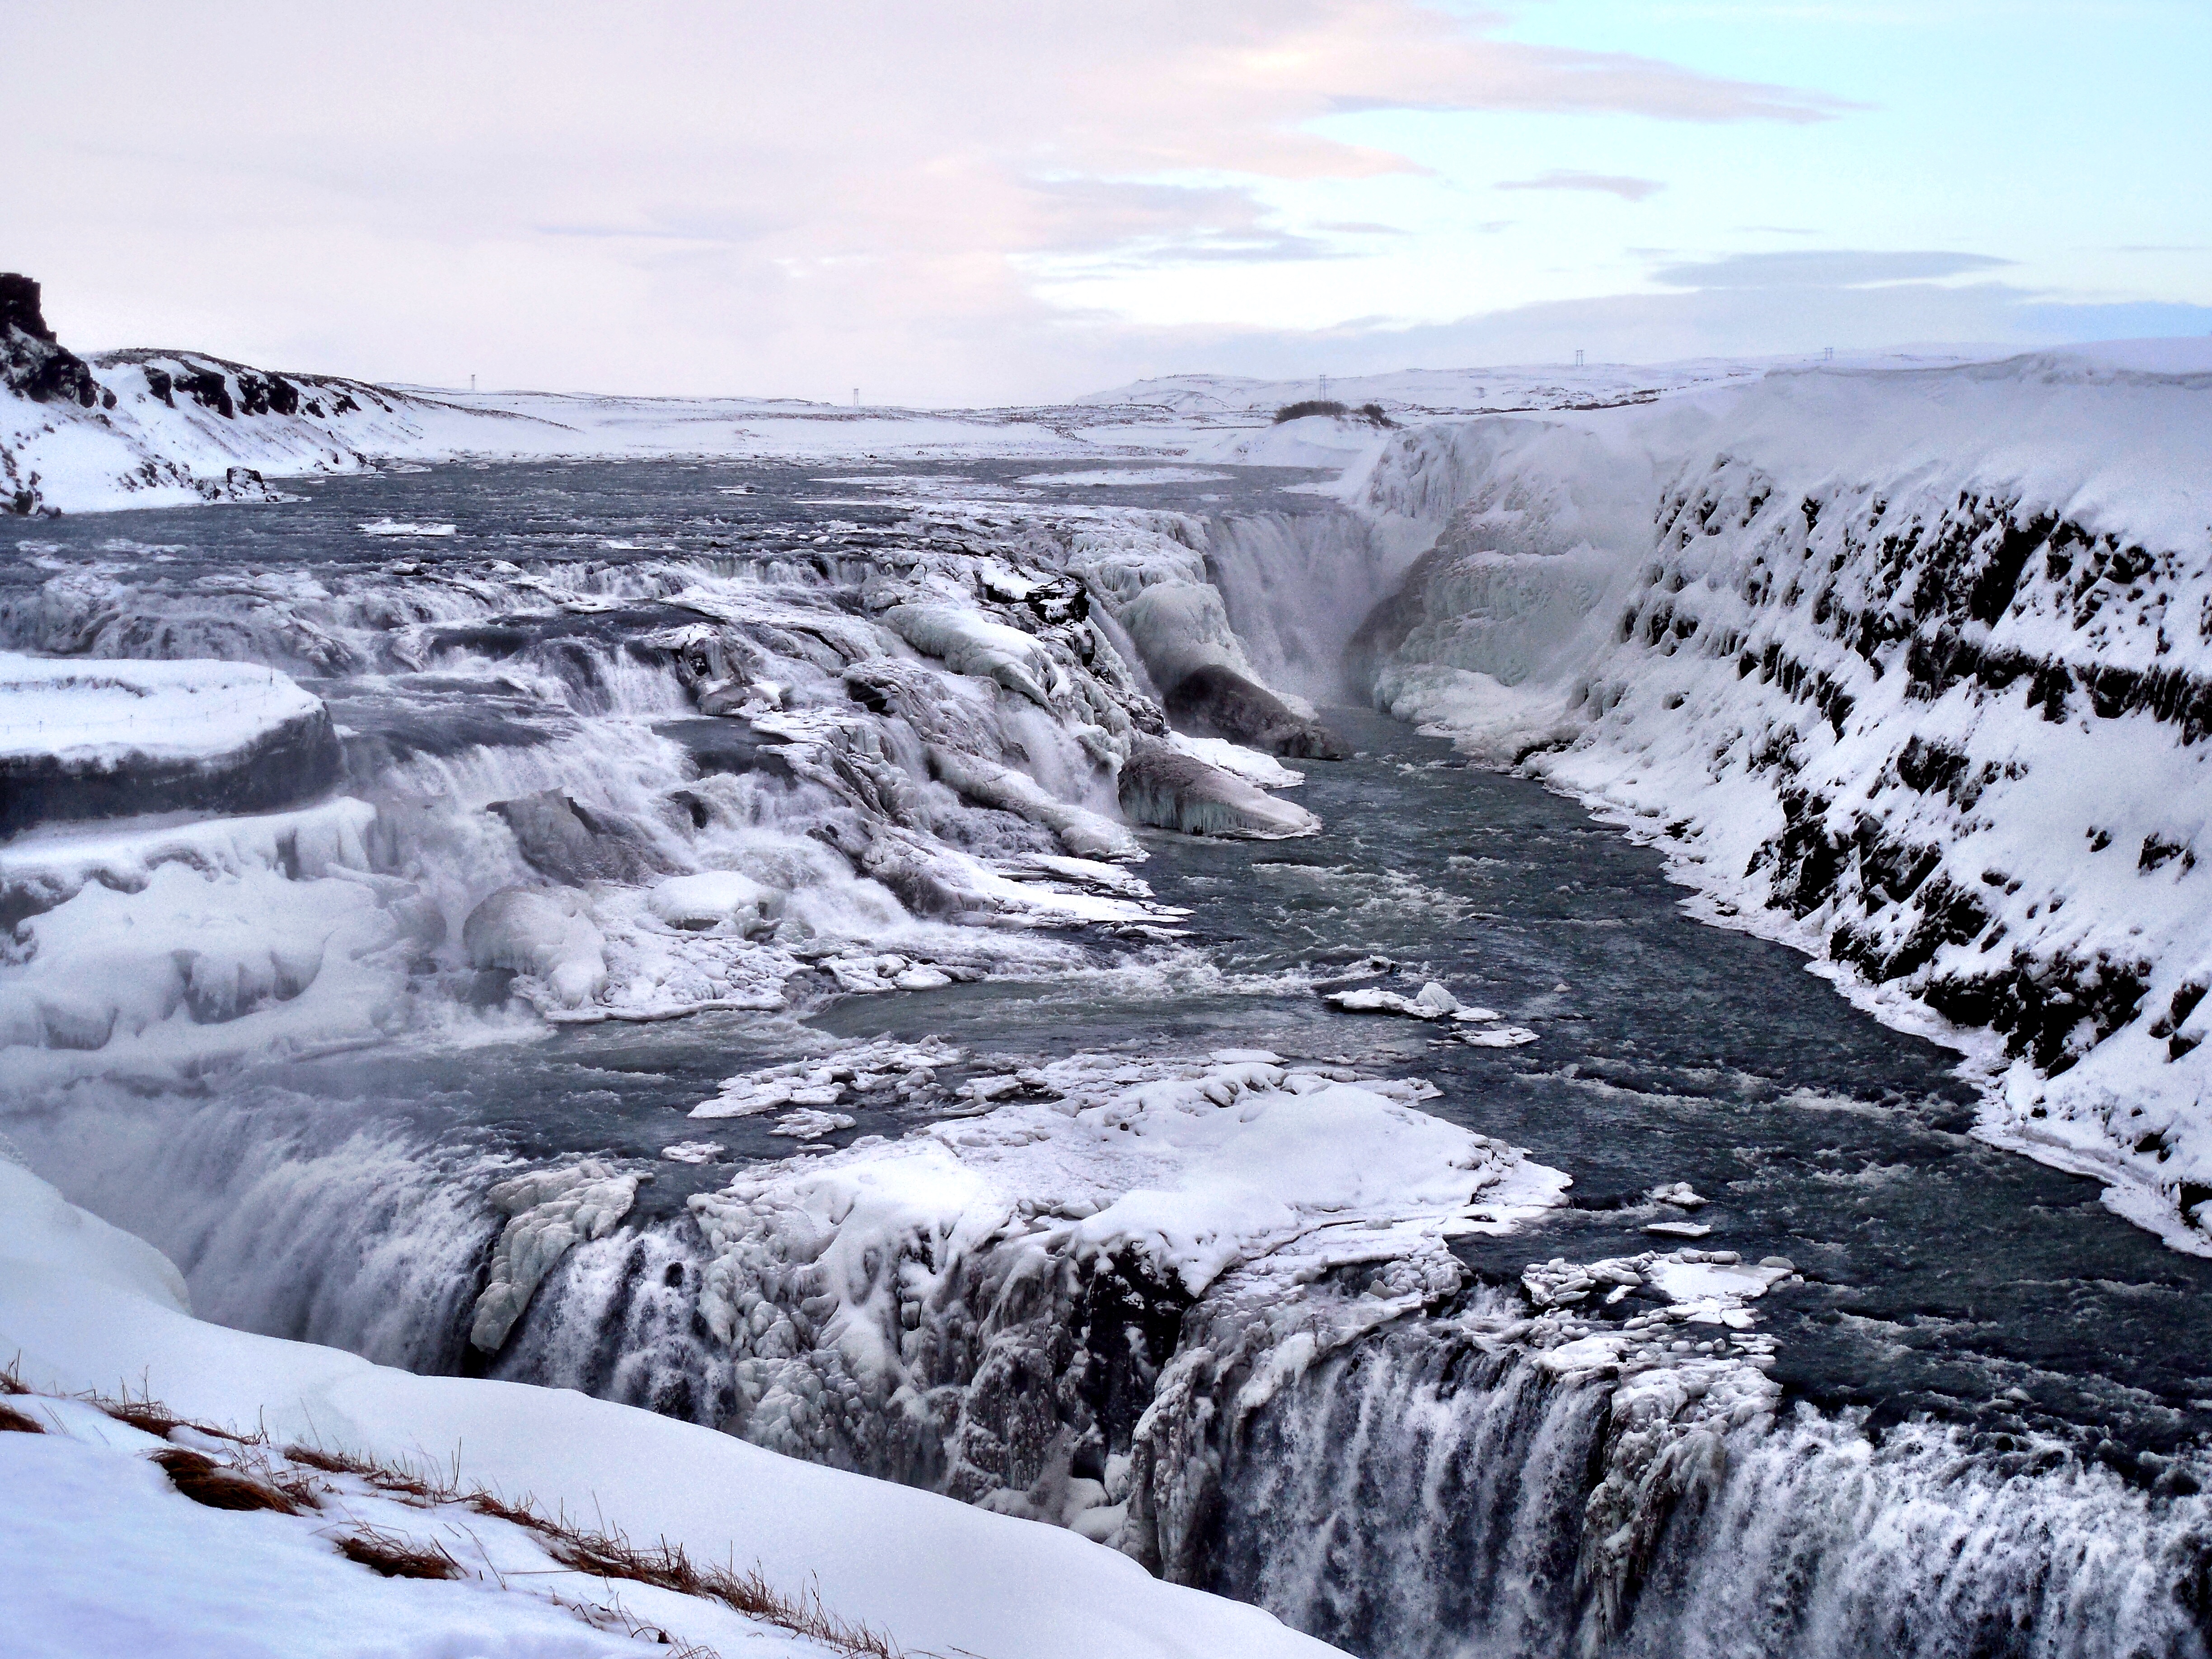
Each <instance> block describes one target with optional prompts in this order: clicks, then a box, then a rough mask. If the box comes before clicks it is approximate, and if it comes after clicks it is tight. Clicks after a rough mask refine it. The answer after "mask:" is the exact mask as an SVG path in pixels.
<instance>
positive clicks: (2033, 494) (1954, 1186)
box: [0, 279, 2212, 1659]
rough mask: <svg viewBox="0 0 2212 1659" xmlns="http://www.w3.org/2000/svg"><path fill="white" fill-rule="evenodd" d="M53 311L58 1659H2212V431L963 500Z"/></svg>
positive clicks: (2046, 370) (53, 1291)
mask: <svg viewBox="0 0 2212 1659" xmlns="http://www.w3.org/2000/svg"><path fill="white" fill-rule="evenodd" d="M38 297H39V296H38V294H37V291H36V289H35V285H30V284H25V283H21V281H20V279H11V280H10V282H9V283H6V284H0V373H4V375H5V383H6V386H5V390H3V391H0V471H4V474H5V478H6V488H7V490H8V492H9V496H10V498H11V504H12V506H13V507H14V509H15V513H14V515H12V516H10V517H9V518H8V519H7V520H4V521H0V787H4V789H5V794H4V796H0V930H4V932H0V1136H4V1139H0V1372H4V1377H3V1378H0V1516H4V1517H5V1525H6V1528H7V1535H8V1538H9V1542H10V1548H9V1550H7V1551H5V1552H0V1558H4V1559H0V1589H4V1593H5V1595H6V1596H7V1599H8V1601H9V1607H10V1609H11V1615H10V1616H11V1624H10V1625H9V1629H11V1630H13V1631H16V1632H28V1633H29V1634H28V1635H27V1638H26V1639H27V1640H29V1641H31V1642H32V1644H33V1650H64V1649H67V1650H76V1651H86V1652H96V1653H102V1654H108V1653H112V1654H118V1655H120V1654H125V1653H129V1654H131V1655H134V1656H135V1655H141V1654H156V1655H161V1654H167V1653H170V1652H174V1653H179V1654H185V1653H190V1654H201V1653H208V1654H212V1653H216V1652H221V1653H225V1654H230V1653H258V1652H266V1653H270V1654H276V1653H283V1654H288V1655H289V1654H295V1653H322V1652H329V1653H333V1654H340V1653H362V1654H367V1653H370V1652H377V1653H401V1654H409V1655H413V1654H422V1655H424V1656H428V1655H431V1654H441V1653H471V1654H473V1653H479V1652H481V1653H487V1654H494V1653H496V1654H510V1655H514V1656H539V1655H545V1656H553V1655H568V1654H575V1655H598V1654H601V1653H615V1652H620V1651H623V1650H628V1648H629V1647H630V1646H632V1645H635V1644H637V1643H639V1642H643V1643H645V1644H648V1645H662V1644H664V1640H665V1644H667V1645H671V1646H672V1647H673V1648H674V1649H675V1650H678V1651H689V1652H692V1653H696V1654H702V1655H703V1654H708V1653H719V1654H721V1655H724V1656H730V1655H734V1654H738V1653H755V1652H763V1653H772V1654H781V1653H792V1654H794V1655H796V1654H811V1653H816V1652H822V1653H855V1652H885V1653H888V1652H898V1651H904V1652H909V1653H914V1654H917V1655H919V1654H922V1653H945V1654H951V1653H955V1652H960V1653H968V1654H972V1655H976V1656H982V1659H1012V1656H1014V1655H1048V1654H1057V1653H1067V1654H1075V1653H1084V1654H1113V1655H1121V1654H1128V1655H1133V1656H1141V1655H1152V1654H1159V1655H1193V1656H1196V1655H1208V1656H1212V1655H1218V1654H1239V1655H1243V1654H1255V1655H1257V1654H1270V1653H1275V1652H1281V1653H1284V1654H1286V1655H1287V1654H1291V1653H1306V1652H1322V1651H1328V1650H1330V1649H1328V1648H1325V1647H1324V1646H1323V1645H1322V1644H1324V1643H1327V1644H1336V1645H1337V1646H1338V1647H1340V1648H1341V1649H1342V1650H1347V1651H1351V1652H1353V1653H1357V1654H1359V1655H1362V1656H1369V1659H1468V1656H1471V1655H1484V1656H1491V1655H1496V1656H1522V1655H1527V1656H1532V1659H1533V1656H1535V1655H1540V1654H1541V1655H1551V1654H1558V1653H1562V1652H1569V1651H1572V1652H1577V1653H1581V1654H1587V1655H1592V1656H1597V1655H1606V1656H1613V1655H1622V1656H1628V1655H1634V1656H1651V1659H1659V1656H1674V1655H1699V1656H1704V1655H1709V1654H1710V1655H1716V1656H1717V1655H1731V1656H1732V1655H1738V1654H1742V1655H1752V1654H1759V1655H1805V1656H1821V1659H1830V1656H1834V1659H1843V1656H1861V1655H1864V1656H1874V1655H1887V1654H1893V1653H1929V1654H1934V1653H1947V1654H1948V1653H1954V1652H1969V1651H1971V1652H1975V1653H1982V1654H1988V1655H1991V1656H2007V1659H2011V1656H2019V1659H2030V1656H2033V1659H2056V1656H2065V1659H2073V1656H2080V1659H2093V1656H2096V1659H2101V1656H2108V1655H2109V1656H2119V1655H2130V1656H2134V1655H2151V1656H2161V1659H2163V1656H2172V1659H2207V1655H2208V1654H2212V1590H2208V1588H2207V1587H2208V1585H2212V1497H2208V1496H2207V1494H2206V1490H2205V1488H2206V1486H2207V1484H2208V1482H2212V1357H2208V1355H2207V1353H2206V1352H2205V1350H2204V1346H2203V1343H2202V1342H2201V1340H2197V1337H2198V1336H2199V1335H2200V1334H2201V1332H2202V1330H2203V1328H2204V1321H2205V1318H2206V1316H2207V1315H2208V1313H2212V1238H2208V1227H2212V1203H2208V1200H2212V1107H2208V1104H2207V1102H2206V1100H2205V1098H2204V1093H2205V1067H2206V1066H2208V1065H2212V1061H2208V1060H2207V1059H2206V1058H2205V1050H2204V1049H2203V1048H2201V1047H2200V1042H2201V1039H2202V1037H2203V1035H2204V1034H2205V1032H2206V1030H2208V1029H2212V1028H2208V1027H2207V1025H2206V1022H2207V1021H2208V1020H2212V1000H2208V999H2207V997H2206V991H2205V987H2206V986H2207V985H2208V984H2212V956H2209V955H2208V954H2207V951H2208V946H2207V944H2206V941H2207V940H2208V939H2212V915H2208V914H2207V910H2206V906H2205V904H2204V903H2203V901H2202V898H2201V896H2200V894H2199V889H2200V887H2201V886H2202V885H2203V883H2204V882H2206V881H2207V880H2212V876H2207V877H2198V876H2197V874H2196V873H2195V871H2196V866H2197V860H2198V856H2199V854H2198V850H2197V847H2196V845H2195V843H2196V842H2197V840H2200V839H2202V838H2203V835H2202V832H2203V829H2204V818H2205V814H2206V811H2207V805H2208V802H2212V790H2208V788H2207V782H2208V780H2207V779H2206V777H2205V776H2204V775H2203V754H2204V752H2205V751H2203V750H2198V749H2197V747H2196V744H2197V742H2198V741H2200V740H2204V739H2206V738H2208V734H2212V689H2208V688H2212V660H2208V659H2212V541H2209V540H2208V538H2212V503H2208V501H2207V500H2206V493H2205V492H2206V489H2207V486H2206V484H2205V480H2206V479H2207V478H2208V477H2212V467H2208V465H2207V464H2208V462H2212V413H2208V411H2212V401H2208V399H2212V356H2199V357H2192V356H2191V352H2192V351H2194V350H2197V348H2194V347H2191V346H2189V345H2186V344H2163V345H2149V346H2135V347H2118V348H2100V349H2098V350H2097V351H2096V352H2095V353H2073V354H2063V353H2061V354H2045V355H2040V356H2031V357H2026V358H2016V359H2009V360H2002V361H1992V360H1990V359H1988V358H1987V357H1986V356H1976V355H1975V354H1972V353H1962V354H1960V355H1958V356H1954V357H1948V358H1942V359H1928V360H1923V361H1919V362H1905V361H1901V360H1894V359H1882V360H1868V361H1863V362H1844V363H1841V364H1836V365H1830V366H1820V367H1808V366H1804V365H1798V366H1795V367H1776V366H1774V365H1762V364H1751V363H1741V362H1702V363H1692V364H1686V365H1675V366H1669V367H1664V368H1656V369H1648V370H1647V369H1642V368H1622V367H1620V366H1595V367H1592V368H1586V369H1583V368H1578V369H1573V370H1568V369H1564V368H1559V369H1520V370H1502V369H1500V370H1479V371H1478V370H1467V371H1451V372H1442V371H1439V372H1433V373H1431V372H1413V371H1409V372H1407V373H1405V374H1397V375H1390V376H1377V377H1370V378H1369V379H1367V380H1356V381H1343V382H1332V383H1331V385H1330V386H1329V388H1328V392H1329V395H1330V397H1331V398H1333V399H1334V400H1336V401H1339V402H1341V403H1342V404H1346V405H1347V408H1346V412H1345V413H1343V414H1341V415H1339V414H1336V413H1334V412H1330V411H1329V410H1326V409H1324V410H1322V411H1321V412H1318V413H1309V414H1304V415H1298V414H1296V413H1295V411H1292V412H1291V418H1286V419H1284V420H1282V421H1279V422H1278V421H1275V420H1273V418H1272V416H1273V413H1274V412H1275V411H1276V410H1278V409H1280V408H1282V407H1283V406H1285V405H1288V404H1299V403H1302V402H1305V401H1307V400H1308V399H1309V398H1310V396H1311V393H1312V392H1314V391H1316V390H1318V388H1314V387H1310V386H1305V385H1304V384H1293V383H1277V382H1261V381H1243V380H1235V379H1232V378H1230V377H1222V376H1182V377H1176V378H1175V379H1173V380H1164V381H1150V382H1144V383H1140V384H1139V385H1138V386H1132V387H1124V388H1121V389H1118V390H1116V391H1115V392H1108V393H1102V394H1099V395H1098V396H1097V397H1096V398H1091V399H1086V400H1083V401H1080V402H1079V403H1077V404H1070V405H1066V406H1064V407H1060V408H1055V409H1049V410H994V411H981V412H963V413H927V412H920V413H917V412H914V411H899V410H843V409H835V408H829V407H826V406H823V405H808V404H790V403H770V402H750V401H745V400H738V399H625V398H585V397H566V396H553V395H550V394H516V393H483V394H475V393H459V392H428V391H421V390H415V389H396V388H390V387H383V386H370V385H367V384H365V383H358V382H352V381H342V380H333V379H331V378H329V377H322V376H314V375H299V374H289V373H288V374H275V373H273V372H270V371H264V370H258V369H252V368H244V367H241V366H240V365H236V364H233V363H228V362H222V361H220V360H216V359H213V358H208V357H204V356H202V355H200V354H197V353H189V352H124V353H111V354H106V355H104V356H91V357H87V358H78V357H76V356H74V355H73V354H71V353H70V352H68V351H67V350H66V349H64V347H63V346H62V345H61V344H60V343H58V342H57V341H56V340H54V339H53V337H52V335H51V333H50V332H49V331H46V327H45V325H44V322H43V320H42V319H41V318H40V314H39V310H38ZM1370 405H1371V408H1370V407H1368V406H1370ZM125 507H128V508H131V509H145V508H154V507H174V508H183V509H187V510H174V511H144V510H132V511H129V512H124V511H120V510H118V509H121V508H125ZM1378 709H1379V710H1387V711H1388V713H1389V714H1390V715H1395V717H1396V719H1395V720H1392V719H1390V718H1387V717H1386V715H1385V714H1383V713H1381V712H1377V711H1378ZM1425 734H1426V735H1425ZM1445 739H1449V742H1447V741H1445ZM1586 809H1587V810H1586ZM1685 888H1686V889H1687V890H1688V892H1689V896H1688V897H1687V898H1685V897H1684V889H1685ZM1808 956H1809V957H1810V958H1811V960H1812V963H1813V965H1814V969H1815V970H1816V972H1817V973H1819V974H1820V975H1824V976H1825V979H1824V980H1815V979H1814V978H1813V977H1812V976H1809V975H1806V974H1804V973H1802V971H1799V970H1800V969H1802V967H1803V966H1804V965H1805V961H1806V957H1808ZM1828 981H1832V984H1833V987H1834V989H1832V988H1831V985H1830V983H1829V982H1828ZM1836 990H1840V991H1841V992H1842V993H1843V995H1840V996H1839V995H1838V994H1835V991H1836ZM2200 1005H2202V1006H2200ZM1962 1052H1963V1054H1964V1056H1965V1062H1964V1068H1963V1070H1961V1066H1960V1054H1961V1053H1962ZM2021 1152H2027V1153H2030V1154H2032V1155H2033V1158H2032V1159H2031V1158H2022V1157H2020V1156H2018V1154H2019V1153H2021ZM2037 1160H2039V1161H2037ZM2100 1191H2101V1192H2102V1194H2103V1195H2104V1201H2103V1203H2102V1204H2100V1202H2099V1201H2098V1194H2099V1193H2100ZM2106 1206H2110V1207H2109V1209H2108V1208H2107V1207H2106ZM2115 1211H2116V1212H2118V1215H2115V1214H2114V1213H2112V1212H2115ZM2120 1217H2125V1218H2126V1220H2125V1221H2123V1220H2122V1219H2120ZM2130 1224H2133V1225H2130ZM2161 1241H2163V1243H2161ZM2168 1246H2171V1247H2172V1248H2167V1247H2168ZM153 1402H158V1406H159V1409H156V1407H155V1403H153ZM525 1500H527V1501H525ZM1207 1592H1211V1593H1207ZM1246 1604H1249V1605H1246ZM687 1644H688V1645H687ZM0 1645H5V1638H0Z"/></svg>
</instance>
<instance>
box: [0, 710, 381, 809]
mask: <svg viewBox="0 0 2212 1659" xmlns="http://www.w3.org/2000/svg"><path fill="white" fill-rule="evenodd" d="M338 758H339V744H338V738H337V732H336V730H335V729H334V728H333V727H332V726H331V717H330V714H329V713H328V711H326V710H325V709H323V708H316V709H315V710H314V711H313V713H312V714H302V715H301V716H300V717H298V718H297V719H295V720H287V721H285V722H283V724H282V725H279V726H276V727H274V728H273V729H271V730H270V731H268V732H264V733H263V734H262V735H261V736H260V737H258V738H255V739H254V740H253V741H252V742H251V743H248V744H244V745H243V746H241V747H240V748H239V749H236V750H233V751H232V752H230V753H229V754H227V755H221V756H213V757H196V758H193V759H190V760H171V759H161V760H156V759H153V758H150V757H146V756H143V755H124V756H120V757H101V758H100V759H98V760H76V759H70V758H67V757H62V756H57V755H51V754H47V755H0V841H4V840H6V839H7V838H8V837H9V836H13V835H15V834H16V833H17V832H19V831H21V830H23V829H28V828H30V827H31V826H32V825H33V824H35V823H52V822H56V821H60V820H75V819H83V818H113V817H131V816H132V815H134V814H137V813H141V812H178V811H194V812H210V813H235V812H273V811H279V810H280V809H282V808H283V807H287V806H292V805H297V804H299V803H300V802H301V801H303V800H307V799H312V798H313V797H314V796H316V795H319V794H321V793H323V792H324V791H325V790H327V789H329V788H330V787H331V785H332V784H334V783H336V782H337V776H338Z"/></svg>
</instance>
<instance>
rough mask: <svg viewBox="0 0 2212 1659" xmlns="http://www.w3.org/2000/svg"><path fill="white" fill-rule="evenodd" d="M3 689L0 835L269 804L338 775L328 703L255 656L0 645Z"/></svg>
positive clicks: (308, 792) (289, 801) (260, 808)
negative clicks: (36, 653) (68, 657)
mask: <svg viewBox="0 0 2212 1659" xmlns="http://www.w3.org/2000/svg"><path fill="white" fill-rule="evenodd" d="M0 691H4V692H5V694H6V697H7V717H6V719H5V720H0V840H4V839H5V838H6V837H7V836H12V835H14V834H15V833H16V832H18V831H20V830H22V829H27V828H28V827H30V826H31V825H32V824H34V823H46V822H51V821H58V820H68V819H80V818H106V817H126V816H129V815H131V814H133V813H139V812H172V811H204V812H265V811H273V810H275V809H276V808H279V807H283V806H289V805H294V804H295V803H296V802H299V801H301V800H305V799H309V798H311V797H313V796H314V795H317V794H319V793H323V792H324V791H325V790H327V789H329V788H330V787H331V785H332V784H334V783H335V782H336V781H337V775H338V761H339V745H338V740H337V732H336V731H335V730H334V729H333V728H332V726H331V717H330V714H329V712H328V711H327V710H326V709H325V708H324V707H323V705H322V702H320V700H319V699H318V698H315V697H313V696H308V695H307V693H306V692H304V691H302V690H300V689H299V687H298V686H296V685H295V684H293V683H292V682H291V681H290V680H289V679H288V678H285V677H284V676H283V675H281V674H276V673H273V672H271V671H268V670H265V669H260V668H251V669H240V667H238V666H237V665H234V664H228V663H215V662H206V663H159V662H84V661H55V660H52V659H45V658H37V657H25V656H18V655H15V654H14V653H0Z"/></svg>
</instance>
